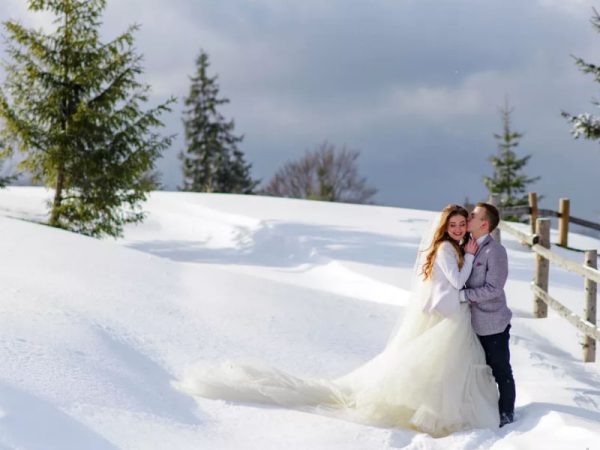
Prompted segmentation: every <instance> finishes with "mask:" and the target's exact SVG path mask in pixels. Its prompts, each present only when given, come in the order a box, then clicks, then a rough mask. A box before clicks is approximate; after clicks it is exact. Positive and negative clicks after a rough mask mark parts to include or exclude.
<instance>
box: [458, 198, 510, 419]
mask: <svg viewBox="0 0 600 450" xmlns="http://www.w3.org/2000/svg"><path fill="white" fill-rule="evenodd" d="M499 222H500V216H499V214H498V210H497V209H496V208H495V207H494V206H493V205H490V204H488V203H478V204H477V206H475V209H474V210H473V212H471V214H470V216H469V222H468V225H467V230H468V231H469V232H470V233H471V236H472V237H473V239H476V240H477V245H478V247H479V248H478V250H477V253H476V254H475V259H474V261H473V271H472V272H471V276H470V277H469V279H468V280H467V283H466V285H465V289H463V290H461V291H460V297H461V300H462V301H468V302H469V304H470V305H471V323H472V324H473V329H474V330H475V333H477V336H478V337H479V341H480V342H481V345H482V347H483V350H484V352H485V361H486V363H487V365H488V366H490V367H491V368H492V373H493V375H494V378H495V379H496V383H497V384H498V391H499V393H500V399H499V401H498V408H499V410H500V427H503V426H504V425H506V424H509V423H511V422H512V421H513V420H514V409H515V380H514V379H513V374H512V368H511V366H510V351H509V348H508V341H509V339H510V335H509V330H510V319H511V317H512V312H511V311H510V309H508V306H507V305H506V295H505V294H504V284H505V283H506V279H507V277H508V259H507V257H506V249H505V248H504V247H503V246H502V245H501V244H500V243H498V242H496V241H495V240H494V239H493V238H492V237H491V236H490V233H491V232H492V231H494V229H495V228H496V227H497V226H498V223H499Z"/></svg>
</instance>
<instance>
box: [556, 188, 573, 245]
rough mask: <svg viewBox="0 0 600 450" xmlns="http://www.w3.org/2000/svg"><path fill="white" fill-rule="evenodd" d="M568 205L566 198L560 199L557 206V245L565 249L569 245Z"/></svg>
mask: <svg viewBox="0 0 600 450" xmlns="http://www.w3.org/2000/svg"><path fill="white" fill-rule="evenodd" d="M570 209H571V208H570V205H569V199H568V198H561V199H560V203H559V205H558V213H559V214H560V217H559V219H558V245H560V246H562V247H566V246H567V245H568V244H569V215H570V211H569V210H570Z"/></svg>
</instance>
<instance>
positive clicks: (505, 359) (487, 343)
mask: <svg viewBox="0 0 600 450" xmlns="http://www.w3.org/2000/svg"><path fill="white" fill-rule="evenodd" d="M509 330H510V324H509V325H508V326H507V327H506V329H505V330H504V331H503V332H502V333H498V334H491V335H489V336H479V335H478V336H477V337H478V338H479V342H481V346H482V347H483V351H484V352H485V362H486V364H487V365H488V366H490V367H491V368H492V374H493V375H494V378H495V379H496V383H497V384H498V392H499V393H500V399H499V400H498V409H499V410H500V416H502V415H508V416H510V417H511V418H512V416H513V414H514V410H515V380H514V378H513V373H512V367H511V366H510V350H509V348H508V341H509V339H510V334H509Z"/></svg>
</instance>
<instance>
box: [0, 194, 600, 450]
mask: <svg viewBox="0 0 600 450" xmlns="http://www.w3.org/2000/svg"><path fill="white" fill-rule="evenodd" d="M47 198H49V193H48V192H47V191H45V190H44V189H41V188H9V189H6V190H0V230H1V234H0V255H1V256H2V259H3V262H4V263H3V265H2V269H1V270H0V287H1V295H0V449H32V450H33V449H35V450H51V449H60V450H67V449H74V450H92V449H144V450H150V449H157V450H171V449H173V450H185V449H190V450H191V449H193V450H198V449H207V450H208V449H210V450H216V449H277V450H279V449H282V448H285V449H334V448H335V449H388V448H390V449H391V448H412V449H449V448H457V449H459V448H460V449H462V448H465V449H476V448H482V449H483V448H485V449H488V448H493V449H536V450H537V449H581V450H586V449H589V450H591V449H600V364H599V363H593V364H584V363H582V362H581V348H580V346H579V341H580V336H578V334H577V333H576V332H575V331H574V329H573V328H572V327H571V326H570V325H569V324H568V323H566V321H564V320H563V319H561V318H560V317H558V316H556V315H555V314H552V313H550V317H549V318H548V319H533V318H532V314H531V311H532V294H531V292H530V290H529V282H530V280H531V277H532V269H533V255H532V254H531V253H530V252H529V251H528V250H527V249H526V248H524V247H522V246H521V245H519V244H518V243H517V242H516V241H515V240H514V239H512V238H511V237H510V236H508V235H506V234H505V235H504V236H503V242H504V243H505V245H506V246H507V248H508V252H509V258H510V280H509V282H508V285H507V293H508V297H509V303H510V306H511V307H512V309H513V311H514V313H515V317H514V320H513V328H512V330H511V334H512V359H513V366H514V371H515V378H516V382H517V389H518V392H517V421H516V423H514V424H512V425H510V426H507V427H505V428H503V429H501V430H474V431H469V432H462V433H456V434H454V435H451V436H448V437H446V438H443V439H433V438H431V437H429V436H427V435H423V434H418V433H415V432H412V431H406V430H399V429H383V428H375V427H369V426H364V425H360V424H356V423H350V422H344V421H341V420H338V419H333V418H330V417H324V416H320V415H316V414H310V413H306V412H299V411H290V410H285V409H280V408H275V407H266V406H256V405H247V404H237V403H229V402H223V401H215V400H202V401H200V402H199V403H197V402H196V401H194V400H192V399H191V398H188V397H186V396H184V395H182V394H180V393H179V392H177V391H176V390H174V389H173V388H172V387H171V384H170V383H171V381H172V380H175V379H177V378H178V377H179V376H180V375H181V374H182V373H183V371H184V369H185V368H186V367H188V366H189V365H190V364H193V363H195V362H198V361H199V360H208V361H214V360H217V359H222V358H233V359H242V360H244V359H252V360H256V359H260V360H262V361H265V362H267V363H269V364H272V365H274V366H276V367H278V368H281V369H284V370H287V371H289V372H292V373H294V374H298V375H306V376H326V377H327V376H330V377H335V376H338V375H341V374H344V373H346V372H347V371H349V370H351V369H352V368H354V367H356V366H358V365H360V364H361V363H362V362H364V361H366V360H368V359H370V358H371V357H372V356H374V355H375V354H376V353H377V352H378V351H379V350H381V349H382V347H383V346H384V344H385V342H386V339H387V335H388V333H389V332H390V329H391V328H392V327H393V326H394V324H395V322H396V320H397V319H398V318H399V317H400V316H401V315H402V313H403V306H404V304H405V302H406V299H407V290H408V289H409V283H410V274H411V271H412V265H413V261H414V257H415V252H416V247H417V245H418V243H419V240H420V234H421V232H422V231H423V230H424V228H425V227H426V226H427V220H428V219H429V218H430V217H431V216H432V213H431V212H427V211H417V210H409V209H400V208H384V207H375V206H357V205H343V204H330V203H321V202H308V201H298V200H287V199H277V198H263V197H247V196H235V195H217V194H212V195H206V194H188V193H167V192H156V193H153V194H152V196H151V198H150V200H149V201H148V203H147V204H146V210H147V212H148V218H147V220H146V221H145V222H144V223H143V224H142V225H138V226H130V227H127V228H126V232H125V237H124V238H123V239H120V240H117V241H115V240H112V239H106V240H96V239H91V238H87V237H84V236H80V235H76V234H72V233H69V232H66V231H61V230H57V229H53V228H50V227H47V226H44V225H39V224H37V223H35V221H36V220H39V219H42V218H43V217H44V214H45V200H46V199H47ZM22 219H27V220H22ZM570 244H571V245H573V246H575V247H579V248H599V247H600V242H599V241H597V240H595V239H593V238H590V237H584V236H578V235H571V236H570ZM573 257H574V258H575V259H578V258H579V259H580V258H581V255H580V254H574V255H573ZM550 279H551V287H550V291H551V294H552V295H553V296H555V297H557V298H559V299H562V300H564V301H565V302H566V303H567V304H569V305H570V306H571V307H572V308H573V309H574V310H575V311H577V312H581V311H582V308H583V305H582V304H583V281H582V279H581V278H579V277H577V276H575V275H570V274H568V273H567V272H564V271H561V270H555V269H552V272H551V278H550ZM599 356H600V355H599Z"/></svg>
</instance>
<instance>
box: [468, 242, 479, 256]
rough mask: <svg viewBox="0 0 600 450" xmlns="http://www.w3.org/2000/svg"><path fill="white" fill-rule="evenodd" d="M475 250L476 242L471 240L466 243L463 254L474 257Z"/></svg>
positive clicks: (476, 247)
mask: <svg viewBox="0 0 600 450" xmlns="http://www.w3.org/2000/svg"><path fill="white" fill-rule="evenodd" d="M477 249H478V246H477V241H476V240H475V239H473V238H471V239H469V242H467V245H465V252H466V253H470V254H471V255H474V254H475V253H477Z"/></svg>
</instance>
